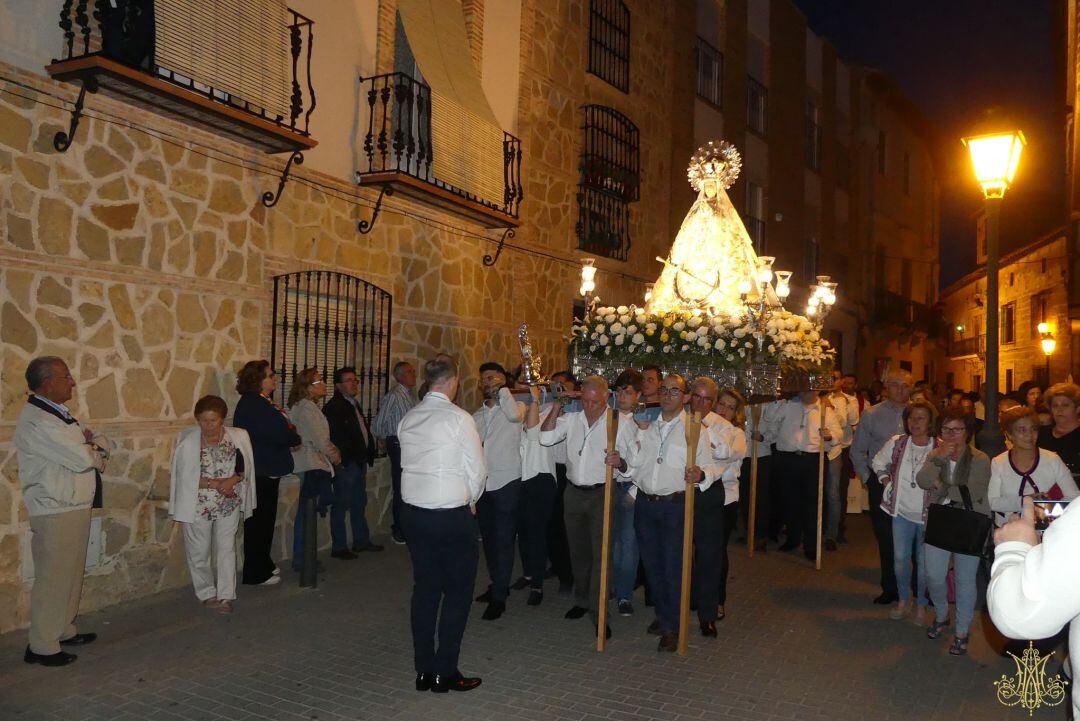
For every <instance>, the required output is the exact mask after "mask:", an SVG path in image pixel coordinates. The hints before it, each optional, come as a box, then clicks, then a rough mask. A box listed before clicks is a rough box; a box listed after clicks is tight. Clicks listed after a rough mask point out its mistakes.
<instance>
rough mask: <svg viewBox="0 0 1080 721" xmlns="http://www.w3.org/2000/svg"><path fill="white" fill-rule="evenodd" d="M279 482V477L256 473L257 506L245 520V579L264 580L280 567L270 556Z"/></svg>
mask: <svg viewBox="0 0 1080 721" xmlns="http://www.w3.org/2000/svg"><path fill="white" fill-rule="evenodd" d="M280 484H281V479H280V478H269V477H267V476H256V477H255V504H256V505H255V510H254V511H253V512H252V514H251V517H250V518H247V519H245V520H244V574H243V583H247V584H259V583H262V582H263V581H265V580H267V579H268V578H270V576H272V575H273V574H274V569H275V568H277V566H276V565H274V561H273V559H272V558H270V549H271V548H273V545H274V526H275V525H276V524H277V505H278V486H279V485H280Z"/></svg>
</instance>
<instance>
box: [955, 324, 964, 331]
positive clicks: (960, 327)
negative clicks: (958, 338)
mask: <svg viewBox="0 0 1080 721" xmlns="http://www.w3.org/2000/svg"><path fill="white" fill-rule="evenodd" d="M964 330H965V329H964V324H963V323H957V324H956V332H957V333H963V332H964Z"/></svg>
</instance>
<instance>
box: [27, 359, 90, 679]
mask: <svg viewBox="0 0 1080 721" xmlns="http://www.w3.org/2000/svg"><path fill="white" fill-rule="evenodd" d="M26 385H27V387H28V388H29V389H30V391H31V395H30V397H29V398H28V399H27V403H26V406H25V407H24V408H23V410H22V413H20V414H19V420H18V424H17V425H16V426H15V449H16V452H17V458H18V463H19V481H20V483H21V485H22V493H23V502H24V503H26V510H27V513H28V515H29V517H30V529H31V530H32V531H33V537H32V540H31V542H30V550H31V553H32V554H33V559H34V589H33V592H32V593H31V596H30V643H29V645H28V646H27V647H26V654H25V655H24V657H23V659H24V660H25V661H26V662H27V663H40V664H42V665H44V666H66V665H67V664H69V663H71V662H72V661H74V660H75V659H76V656H75V654H72V653H67V652H65V651H63V650H61V648H60V646H61V645H65V646H81V645H85V644H88V643H91V642H92V641H94V639H96V638H97V634H93V633H78V631H77V630H76V628H75V617H76V616H77V615H78V613H79V599H80V597H81V595H82V582H83V568H84V567H85V565H86V544H87V541H88V540H89V536H90V510H91V507H92V506H93V505H94V501H95V499H96V498H98V497H99V494H100V486H99V484H100V480H99V478H100V477H99V475H98V473H99V472H100V471H101V470H102V469H103V468H104V467H105V459H106V458H107V457H108V451H107V450H106V449H107V448H108V441H106V440H105V438H104V437H103V436H100V435H95V434H94V433H93V432H91V431H90V430H89V429H86V428H84V427H82V426H81V425H79V422H78V421H76V420H75V419H74V418H73V417H72V416H71V413H70V412H69V411H68V408H67V406H66V405H64V404H65V403H66V402H67V401H69V400H71V395H72V390H73V389H74V388H75V379H74V378H72V377H71V372H70V371H69V370H68V367H67V364H66V363H64V361H63V360H62V359H60V358H57V357H55V356H43V357H40V358H35V359H34V360H32V361H30V364H29V365H28V366H27V368H26Z"/></svg>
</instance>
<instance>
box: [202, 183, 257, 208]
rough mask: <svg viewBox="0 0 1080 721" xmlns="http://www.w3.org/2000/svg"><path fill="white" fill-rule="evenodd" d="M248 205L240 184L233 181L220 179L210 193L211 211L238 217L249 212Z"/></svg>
mask: <svg viewBox="0 0 1080 721" xmlns="http://www.w3.org/2000/svg"><path fill="white" fill-rule="evenodd" d="M247 208H248V204H247V201H245V200H244V193H243V191H242V190H241V189H240V184H239V183H237V182H236V181H233V180H224V179H219V180H215V181H214V185H213V188H212V189H211V191H210V209H211V210H215V211H217V212H219V213H225V214H227V215H238V214H240V213H243V212H244V211H245V210H247Z"/></svg>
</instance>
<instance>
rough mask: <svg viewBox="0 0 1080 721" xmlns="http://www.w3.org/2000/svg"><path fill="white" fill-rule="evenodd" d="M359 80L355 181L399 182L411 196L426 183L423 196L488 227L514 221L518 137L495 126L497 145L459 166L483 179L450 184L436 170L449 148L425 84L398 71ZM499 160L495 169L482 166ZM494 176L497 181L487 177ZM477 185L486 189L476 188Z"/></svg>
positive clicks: (517, 199)
mask: <svg viewBox="0 0 1080 721" xmlns="http://www.w3.org/2000/svg"><path fill="white" fill-rule="evenodd" d="M361 83H362V90H361V98H362V100H361V102H362V103H363V107H362V109H361V127H360V132H361V133H363V144H362V148H363V155H362V157H361V165H360V169H359V171H358V172H357V181H358V182H359V183H360V184H361V185H399V186H400V188H399V189H402V188H403V189H405V190H410V189H411V190H412V191H413V194H414V195H416V194H417V191H418V190H420V191H422V190H423V189H424V187H425V186H428V189H427V192H426V195H425V196H424V197H423V199H424V200H429V201H433V202H435V203H436V204H438V205H444V206H450V207H452V209H453V210H455V211H457V212H462V213H464V214H465V215H467V216H469V217H473V218H474V219H476V220H478V221H480V222H481V223H484V224H486V225H489V226H490V227H498V226H507V225H517V223H516V219H517V217H518V210H519V208H520V205H521V199H522V188H521V140H519V139H518V138H516V137H514V136H513V135H511V134H510V133H507V132H505V131H498V132H501V133H502V147H501V149H500V148H497V147H492V148H488V147H485V148H483V149H482V150H483V151H484V152H481V153H479V154H477V155H475V156H471V157H470V159H469V161H468V163H467V165H468V166H469V167H467V168H465V170H466V172H467V173H470V174H471V173H475V175H476V177H479V176H484V177H485V178H486V179H487V180H488V181H489V182H486V183H484V182H479V181H478V182H477V183H476V186H474V187H473V188H465V187H461V186H460V185H455V184H454V183H452V182H449V181H448V180H447V178H446V177H440V174H439V169H440V160H442V159H443V157H444V156H449V153H447V152H446V150H445V149H440V147H439V143H440V141H441V142H447V140H446V139H443V138H440V137H439V136H438V134H437V133H436V134H435V135H433V132H432V97H431V88H430V87H428V86H427V85H426V84H424V83H422V82H420V81H418V80H417V79H415V78H413V77H412V76H410V75H408V74H406V73H401V72H397V73H386V74H383V75H375V76H373V77H367V78H361ZM365 116H366V117H365ZM453 142H459V143H467V142H473V140H472V139H467V138H459V139H454V141H453ZM476 142H486V141H484V140H482V139H481V140H478V141H476ZM494 142H495V143H497V142H498V140H497V139H496V140H495V141H494ZM440 152H442V153H443V155H440ZM500 161H501V164H502V167H501V168H499V167H486V166H485V163H486V164H494V163H497V162H500ZM497 177H501V181H498V180H496V182H495V183H492V182H490V181H491V179H492V178H497ZM496 186H498V187H497V188H496ZM480 187H482V188H487V190H486V191H485V190H477V188H480Z"/></svg>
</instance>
